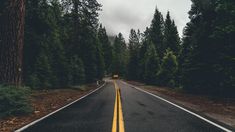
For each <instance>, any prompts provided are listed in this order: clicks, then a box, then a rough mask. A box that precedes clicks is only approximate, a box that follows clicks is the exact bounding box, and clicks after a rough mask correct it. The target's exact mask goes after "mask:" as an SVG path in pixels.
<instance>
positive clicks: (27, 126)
mask: <svg viewBox="0 0 235 132" xmlns="http://www.w3.org/2000/svg"><path fill="white" fill-rule="evenodd" d="M105 85H106V81H105V83H104V84H103V85H101V86H100V87H98V88H97V89H95V90H93V91H92V92H90V93H88V94H86V95H84V96H82V97H81V98H79V99H77V100H75V101H73V102H71V103H69V104H67V105H65V106H63V107H61V108H59V109H57V110H55V111H53V112H51V113H49V114H47V115H46V116H43V117H41V118H39V119H37V120H35V121H33V122H31V123H29V124H28V125H25V126H23V127H22V128H20V129H17V130H16V131H15V132H21V131H23V130H25V129H27V128H29V127H30V126H32V125H34V124H36V123H38V122H40V121H41V120H43V119H45V118H47V117H49V116H51V115H53V114H55V113H57V112H59V111H61V110H63V109H65V108H66V107H69V106H70V105H72V104H74V103H76V102H78V101H80V100H82V99H84V98H86V97H87V96H89V95H91V94H92V93H94V92H96V91H98V90H100V89H101V88H102V87H104V86H105Z"/></svg>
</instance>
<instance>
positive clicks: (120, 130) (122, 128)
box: [118, 89, 125, 132]
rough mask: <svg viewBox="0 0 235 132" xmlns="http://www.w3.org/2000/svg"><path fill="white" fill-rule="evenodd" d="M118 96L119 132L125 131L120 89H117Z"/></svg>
mask: <svg viewBox="0 0 235 132" xmlns="http://www.w3.org/2000/svg"><path fill="white" fill-rule="evenodd" d="M118 98H119V132H125V129H124V120H123V113H122V103H121V102H122V101H121V96H120V89H119V90H118Z"/></svg>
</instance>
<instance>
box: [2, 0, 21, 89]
mask: <svg viewBox="0 0 235 132" xmlns="http://www.w3.org/2000/svg"><path fill="white" fill-rule="evenodd" d="M1 4H2V6H1V7H0V84H10V85H17V86H18V85H21V82H22V79H21V74H22V59H23V54H22V52H23V41H24V17H25V3H24V0H3V2H1Z"/></svg>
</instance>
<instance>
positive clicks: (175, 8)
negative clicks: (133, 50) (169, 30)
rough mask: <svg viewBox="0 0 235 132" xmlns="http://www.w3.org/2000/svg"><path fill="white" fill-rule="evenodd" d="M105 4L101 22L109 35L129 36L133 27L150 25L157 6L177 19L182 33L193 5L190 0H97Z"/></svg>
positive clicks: (140, 27) (141, 27) (142, 29)
mask: <svg viewBox="0 0 235 132" xmlns="http://www.w3.org/2000/svg"><path fill="white" fill-rule="evenodd" d="M97 1H98V2H99V3H101V4H102V5H103V7H102V11H101V12H100V22H101V23H102V24H103V25H104V26H105V27H106V29H107V32H108V34H109V35H116V34H118V33H119V32H121V33H123V35H124V37H125V39H126V40H127V39H128V37H129V32H130V29H131V28H134V29H140V30H141V31H144V30H145V28H146V27H147V26H149V25H150V23H151V20H152V18H153V14H154V10H155V8H156V7H158V9H159V10H160V11H161V12H162V13H163V15H164V16H165V15H166V13H167V11H170V12H171V17H172V18H173V19H174V20H175V22H176V25H177V26H178V30H179V33H180V35H182V30H183V28H184V26H185V25H186V23H187V22H188V21H189V19H188V14H187V13H188V11H189V10H190V7H191V1H190V0H97Z"/></svg>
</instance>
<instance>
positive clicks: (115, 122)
mask: <svg viewBox="0 0 235 132" xmlns="http://www.w3.org/2000/svg"><path fill="white" fill-rule="evenodd" d="M114 85H115V83H114ZM115 94H116V95H115V104H114V113H113V126H112V132H116V131H117V89H116V85H115Z"/></svg>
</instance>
